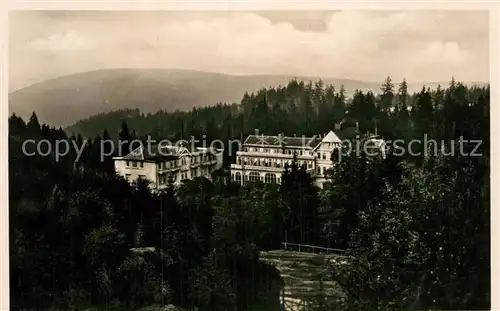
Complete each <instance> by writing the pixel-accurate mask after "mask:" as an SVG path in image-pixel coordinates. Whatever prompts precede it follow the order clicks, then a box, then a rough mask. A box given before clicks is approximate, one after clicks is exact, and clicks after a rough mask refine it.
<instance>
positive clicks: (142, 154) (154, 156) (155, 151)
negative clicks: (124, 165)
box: [123, 144, 179, 161]
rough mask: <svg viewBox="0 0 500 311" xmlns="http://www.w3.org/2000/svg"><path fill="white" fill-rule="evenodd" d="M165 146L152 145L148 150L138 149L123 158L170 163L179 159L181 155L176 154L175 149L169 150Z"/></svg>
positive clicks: (145, 148)
mask: <svg viewBox="0 0 500 311" xmlns="http://www.w3.org/2000/svg"><path fill="white" fill-rule="evenodd" d="M164 147H165V146H161V148H160V146H159V145H158V144H154V145H151V147H150V148H149V150H148V148H147V147H144V148H141V147H138V148H137V149H135V150H134V151H132V152H131V153H129V154H127V155H126V156H124V157H123V159H124V160H146V161H157V160H162V161H170V160H175V159H177V158H179V155H178V154H177V153H176V150H175V149H174V148H170V149H172V150H168V149H169V148H164Z"/></svg>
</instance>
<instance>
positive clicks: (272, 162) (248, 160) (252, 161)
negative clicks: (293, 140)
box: [236, 157, 314, 169]
mask: <svg viewBox="0 0 500 311" xmlns="http://www.w3.org/2000/svg"><path fill="white" fill-rule="evenodd" d="M236 163H237V164H239V165H253V166H265V167H276V168H282V167H285V164H288V165H292V160H290V159H288V160H282V159H268V158H253V157H238V159H237V160H236ZM297 164H298V165H299V166H302V165H306V166H307V168H309V169H310V168H313V167H314V162H313V161H306V160H298V161H297Z"/></svg>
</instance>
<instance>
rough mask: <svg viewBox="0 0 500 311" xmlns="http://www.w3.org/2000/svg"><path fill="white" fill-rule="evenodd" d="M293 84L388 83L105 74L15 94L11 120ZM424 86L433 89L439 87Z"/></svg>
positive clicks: (181, 106) (412, 86) (231, 97)
mask: <svg viewBox="0 0 500 311" xmlns="http://www.w3.org/2000/svg"><path fill="white" fill-rule="evenodd" d="M450 78H451V77H450ZM292 79H297V80H299V81H300V80H302V81H304V82H309V81H312V82H313V83H314V82H316V81H318V80H319V79H322V80H323V82H324V84H325V85H328V84H331V85H334V86H335V87H336V89H339V88H340V86H341V85H344V87H345V89H346V92H347V93H348V94H352V93H353V92H354V90H356V89H360V90H363V91H368V90H372V91H374V92H378V91H379V89H380V85H381V84H382V82H383V81H380V82H379V83H375V82H364V81H359V80H351V79H337V78H323V77H300V76H288V75H283V76H278V75H245V76H239V75H228V74H222V73H214V72H203V71H195V70H183V69H126V68H124V69H102V70H95V71H89V72H82V73H76V74H71V75H66V76H62V77H58V78H54V79H50V80H46V81H43V82H39V83H36V84H33V85H30V86H27V87H25V88H22V89H19V90H16V91H13V92H11V93H10V94H9V114H12V113H16V114H17V115H19V116H21V117H23V118H27V117H29V116H30V115H31V113H32V112H33V111H35V112H36V113H37V115H38V117H39V119H40V120H41V121H43V122H45V123H48V124H51V125H55V126H68V125H71V124H73V123H75V122H76V121H78V120H80V119H84V118H88V117H90V116H92V115H95V114H99V113H107V112H111V111H115V110H119V109H124V108H131V109H133V108H139V109H140V110H141V111H142V112H144V113H148V112H150V113H153V112H156V111H158V110H160V109H163V110H166V111H174V110H189V109H192V108H193V107H201V106H211V105H215V104H217V103H219V102H227V103H233V102H235V103H239V102H240V101H241V98H242V97H243V94H244V93H245V92H248V93H252V92H256V91H258V90H259V89H262V88H268V87H277V86H279V85H282V86H285V85H286V84H288V82H289V81H290V80H292ZM447 83H448V82H441V83H440V84H441V85H445V84H447ZM423 84H424V83H412V82H411V81H408V88H409V92H416V91H419V90H420V89H421V88H422V85H423ZM477 84H485V83H483V82H480V83H477ZM425 85H426V86H429V87H431V88H434V87H436V86H437V85H438V83H436V82H433V83H425Z"/></svg>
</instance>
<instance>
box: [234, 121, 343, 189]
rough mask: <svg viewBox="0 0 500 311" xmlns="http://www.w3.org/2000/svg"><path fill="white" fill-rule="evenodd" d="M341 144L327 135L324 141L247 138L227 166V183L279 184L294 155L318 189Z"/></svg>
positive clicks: (337, 139) (289, 138)
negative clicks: (229, 175) (229, 171)
mask: <svg viewBox="0 0 500 311" xmlns="http://www.w3.org/2000/svg"><path fill="white" fill-rule="evenodd" d="M341 144H342V142H341V140H340V139H339V138H338V137H337V135H336V134H335V133H334V132H333V131H330V132H328V134H326V135H325V136H324V137H321V136H313V137H286V136H282V135H278V136H265V135H259V133H258V130H255V135H250V136H248V137H247V139H246V140H245V141H244V142H243V144H242V151H238V152H237V153H236V163H235V164H232V165H231V179H232V180H233V181H235V182H239V183H240V184H244V183H245V182H246V181H258V180H260V181H262V182H265V183H278V184H279V183H281V174H282V173H283V170H284V166H285V163H288V164H289V165H290V164H291V163H292V161H293V157H294V154H296V155H297V162H298V165H299V166H302V165H305V166H306V169H307V171H308V172H309V173H310V174H311V176H312V177H313V178H314V182H315V184H316V185H317V186H318V187H321V188H322V187H323V183H324V182H326V172H327V170H328V169H330V168H332V167H333V162H332V153H333V152H334V151H335V149H336V148H337V147H340V146H341Z"/></svg>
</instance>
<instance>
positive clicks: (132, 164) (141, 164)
mask: <svg viewBox="0 0 500 311" xmlns="http://www.w3.org/2000/svg"><path fill="white" fill-rule="evenodd" d="M126 165H127V167H134V168H136V167H140V168H144V162H141V161H127V163H126Z"/></svg>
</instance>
